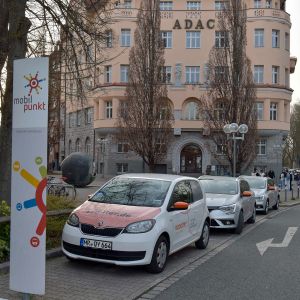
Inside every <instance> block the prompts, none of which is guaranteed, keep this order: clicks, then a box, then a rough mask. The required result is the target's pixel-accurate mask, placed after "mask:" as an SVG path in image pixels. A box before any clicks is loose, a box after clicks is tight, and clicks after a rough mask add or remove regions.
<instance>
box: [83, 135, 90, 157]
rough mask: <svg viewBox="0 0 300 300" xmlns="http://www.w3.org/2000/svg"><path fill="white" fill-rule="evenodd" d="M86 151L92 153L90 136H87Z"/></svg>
mask: <svg viewBox="0 0 300 300" xmlns="http://www.w3.org/2000/svg"><path fill="white" fill-rule="evenodd" d="M84 148H85V152H86V153H87V154H91V148H92V147H91V139H90V138H89V137H87V138H86V140H85V147H84Z"/></svg>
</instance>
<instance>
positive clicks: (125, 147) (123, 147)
mask: <svg viewBox="0 0 300 300" xmlns="http://www.w3.org/2000/svg"><path fill="white" fill-rule="evenodd" d="M128 150H129V147H128V144H127V143H119V144H118V153H127V152H128Z"/></svg>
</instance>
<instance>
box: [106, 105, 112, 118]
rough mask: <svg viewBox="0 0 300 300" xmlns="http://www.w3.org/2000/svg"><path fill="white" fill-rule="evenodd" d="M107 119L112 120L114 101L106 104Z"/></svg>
mask: <svg viewBox="0 0 300 300" xmlns="http://www.w3.org/2000/svg"><path fill="white" fill-rule="evenodd" d="M105 109H106V119H112V113H113V107H112V101H107V102H106V108H105Z"/></svg>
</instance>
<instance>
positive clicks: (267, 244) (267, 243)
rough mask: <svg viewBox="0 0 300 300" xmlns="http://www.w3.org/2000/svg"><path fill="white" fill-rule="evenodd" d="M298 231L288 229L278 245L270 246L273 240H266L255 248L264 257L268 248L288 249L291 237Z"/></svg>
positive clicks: (294, 228)
mask: <svg viewBox="0 0 300 300" xmlns="http://www.w3.org/2000/svg"><path fill="white" fill-rule="evenodd" d="M297 230H298V227H289V228H288V230H287V232H286V234H285V236H284V239H283V241H282V243H279V244H272V241H273V239H274V238H272V239H268V240H265V241H263V242H260V243H257V244H256V247H257V249H258V251H259V253H260V255H261V256H263V255H264V253H265V252H266V251H267V249H268V248H269V247H273V248H284V247H288V245H289V243H290V242H291V240H292V238H293V236H294V235H295V233H296V231H297Z"/></svg>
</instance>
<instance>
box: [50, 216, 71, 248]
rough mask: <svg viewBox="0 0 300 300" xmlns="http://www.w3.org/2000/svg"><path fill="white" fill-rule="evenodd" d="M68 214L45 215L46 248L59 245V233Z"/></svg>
mask: <svg viewBox="0 0 300 300" xmlns="http://www.w3.org/2000/svg"><path fill="white" fill-rule="evenodd" d="M68 216H69V215H63V216H57V217H55V216H51V217H49V216H48V217H47V232H46V249H47V250H49V249H53V248H57V247H60V244H61V234H62V230H63V228H64V225H65V223H66V220H67V219H68Z"/></svg>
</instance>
